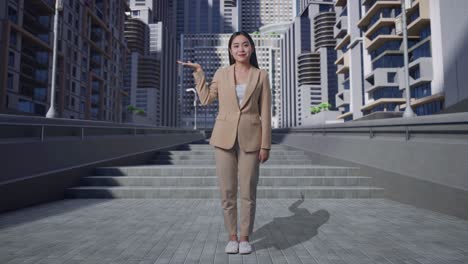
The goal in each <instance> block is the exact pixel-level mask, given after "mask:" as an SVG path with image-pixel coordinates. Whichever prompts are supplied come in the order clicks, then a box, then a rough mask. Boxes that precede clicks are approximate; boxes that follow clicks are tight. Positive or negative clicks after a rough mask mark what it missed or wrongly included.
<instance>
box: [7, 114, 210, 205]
mask: <svg viewBox="0 0 468 264" xmlns="http://www.w3.org/2000/svg"><path fill="white" fill-rule="evenodd" d="M6 120H9V121H10V122H12V121H16V123H22V122H24V123H28V122H29V123H40V122H42V123H54V124H55V125H67V124H68V125H70V126H75V127H80V125H81V126H85V125H88V126H91V125H95V126H98V125H100V127H101V130H98V129H97V128H96V130H95V132H98V133H96V134H95V135H93V136H85V138H83V139H82V138H81V137H80V136H79V135H78V136H77V135H72V134H73V133H74V130H71V129H64V128H63V129H61V130H58V131H56V132H57V133H58V134H55V136H51V137H45V139H44V141H41V140H40V139H39V138H38V137H37V135H35V134H34V133H33V134H31V133H29V132H27V133H21V131H23V132H24V131H25V130H27V129H28V128H29V127H21V126H16V127H11V126H7V125H6V123H7V122H6ZM72 124H74V125H72ZM104 125H106V126H108V127H118V126H122V124H112V123H107V122H92V121H80V120H61V119H44V118H40V117H34V118H29V117H12V116H4V115H3V116H0V168H1V170H0V172H1V173H0V212H2V211H7V210H13V209H18V208H22V207H25V206H30V205H34V204H39V203H43V202H49V201H53V200H57V199H63V198H64V194H65V190H66V189H67V188H69V187H71V186H76V185H77V184H78V182H79V179H80V177H83V176H88V175H91V174H92V173H93V170H94V168H95V167H99V166H116V165H134V164H144V163H145V162H147V161H148V160H150V159H151V158H152V157H153V156H154V154H155V153H156V151H158V150H161V149H165V148H170V147H173V146H177V145H181V144H184V143H188V142H193V141H196V140H200V139H204V138H205V136H204V135H203V134H202V133H201V132H192V131H186V130H180V129H165V130H163V129H161V131H159V132H160V133H159V134H137V135H132V134H130V135H125V134H121V135H118V134H114V135H107V136H106V135H105V134H104V135H98V134H103V133H105V132H109V131H108V130H102V129H103V128H102V126H104ZM7 128H9V129H7ZM132 128H137V129H139V130H137V132H142V131H145V130H144V129H145V128H149V127H143V126H132ZM15 130H16V131H17V132H18V133H19V134H20V136H22V137H15V138H11V137H10V135H11V134H12V133H14V132H15ZM116 131H120V130H116ZM123 131H125V130H123ZM59 132H60V133H59ZM18 133H17V134H18ZM69 133H72V134H69ZM63 134H67V136H63ZM15 135H16V134H15Z"/></svg>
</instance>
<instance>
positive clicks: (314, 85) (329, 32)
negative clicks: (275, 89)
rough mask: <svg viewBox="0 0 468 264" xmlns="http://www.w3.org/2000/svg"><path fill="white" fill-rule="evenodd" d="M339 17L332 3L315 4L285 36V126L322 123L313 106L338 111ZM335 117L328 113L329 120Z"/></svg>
mask: <svg viewBox="0 0 468 264" xmlns="http://www.w3.org/2000/svg"><path fill="white" fill-rule="evenodd" d="M335 16H336V14H335V11H334V4H333V3H332V2H329V1H312V2H310V3H309V5H308V6H307V7H306V8H304V9H303V11H302V13H301V14H300V16H299V17H296V18H295V19H294V23H292V24H291V25H290V27H289V29H288V30H287V31H286V33H285V34H284V39H283V43H282V52H281V54H282V78H281V79H282V86H281V87H282V91H281V94H282V108H281V110H282V113H281V120H282V124H281V126H282V127H295V126H304V125H312V124H314V122H319V120H315V119H316V117H314V116H312V113H311V107H313V106H317V105H319V104H320V103H329V104H331V108H332V110H333V109H336V102H335V95H336V93H337V91H338V85H337V77H336V66H335V65H334V62H335V60H336V52H335V50H334V47H335V44H336V41H335V39H334V37H333V27H334V25H335V22H336V17H335ZM333 114H336V113H334V112H329V113H327V115H328V117H327V118H328V119H334V118H333V117H330V116H331V115H333ZM320 122H323V120H320Z"/></svg>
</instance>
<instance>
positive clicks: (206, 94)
mask: <svg viewBox="0 0 468 264" xmlns="http://www.w3.org/2000/svg"><path fill="white" fill-rule="evenodd" d="M218 75H219V70H217V71H216V73H215V74H214V76H213V80H212V81H211V84H210V85H209V86H208V84H207V83H206V77H205V72H204V71H203V70H200V71H194V72H193V77H194V79H195V88H196V90H197V92H198V98H200V103H201V104H202V105H207V104H211V103H212V102H213V101H214V100H216V99H217V98H218Z"/></svg>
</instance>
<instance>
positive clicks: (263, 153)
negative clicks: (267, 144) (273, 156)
mask: <svg viewBox="0 0 468 264" xmlns="http://www.w3.org/2000/svg"><path fill="white" fill-rule="evenodd" d="M269 157H270V150H269V149H260V153H258V159H259V160H260V163H264V162H265V161H267V160H268V158H269Z"/></svg>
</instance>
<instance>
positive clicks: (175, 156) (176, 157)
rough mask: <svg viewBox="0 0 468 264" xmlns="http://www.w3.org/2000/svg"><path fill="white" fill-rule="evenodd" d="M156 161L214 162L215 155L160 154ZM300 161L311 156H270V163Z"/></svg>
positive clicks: (156, 156) (272, 154)
mask: <svg viewBox="0 0 468 264" xmlns="http://www.w3.org/2000/svg"><path fill="white" fill-rule="evenodd" d="M154 159H156V160H214V159H215V155H214V153H211V154H203V155H202V154H199V155H194V154H190V152H186V153H183V152H181V153H176V154H168V153H159V154H157V155H155V156H154ZM300 159H310V157H309V156H306V155H302V154H301V155H283V154H278V153H276V154H275V153H271V154H270V159H269V161H270V162H273V161H276V160H300Z"/></svg>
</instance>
